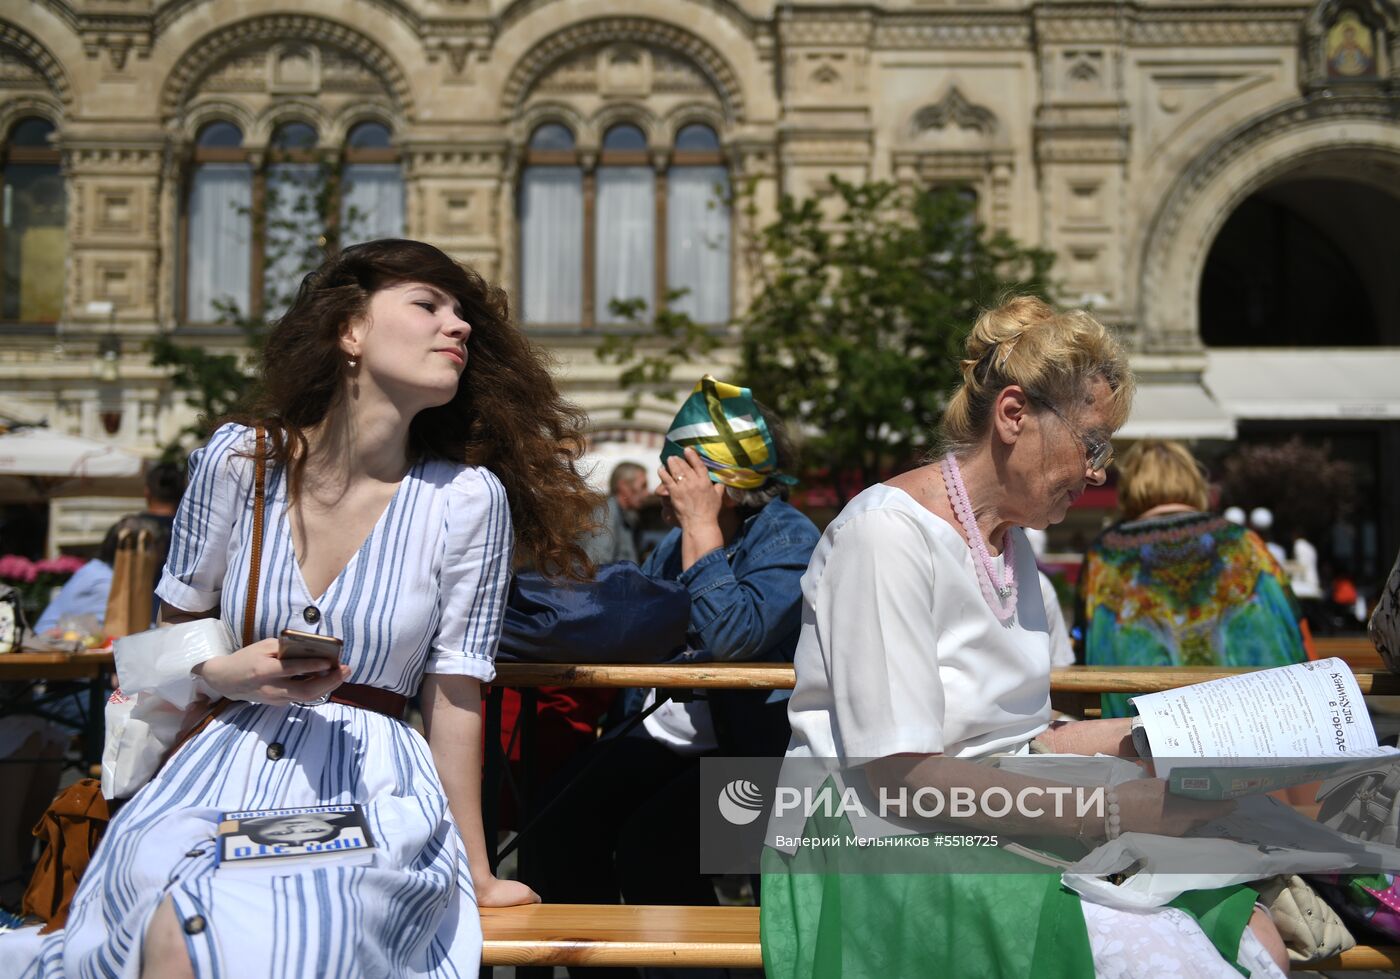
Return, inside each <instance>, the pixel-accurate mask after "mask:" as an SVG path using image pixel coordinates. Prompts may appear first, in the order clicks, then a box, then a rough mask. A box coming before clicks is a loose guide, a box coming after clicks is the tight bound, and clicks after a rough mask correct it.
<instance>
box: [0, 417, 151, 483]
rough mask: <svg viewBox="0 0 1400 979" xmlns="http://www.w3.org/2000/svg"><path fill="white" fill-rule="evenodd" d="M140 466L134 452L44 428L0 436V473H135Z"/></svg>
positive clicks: (60, 475)
mask: <svg viewBox="0 0 1400 979" xmlns="http://www.w3.org/2000/svg"><path fill="white" fill-rule="evenodd" d="M143 465H144V460H143V459H142V458H141V457H140V456H139V455H137V454H136V453H134V452H129V451H127V450H126V449H121V448H118V447H117V446H115V445H107V444H105V443H103V442H98V441H95V440H93V439H87V438H82V437H80V436H77V435H64V434H62V433H60V432H55V431H52V430H51V429H47V428H22V429H20V430H18V431H15V432H10V433H9V434H7V435H0V476H30V477H40V478H44V477H47V478H50V479H92V478H98V477H112V476H117V477H121V476H139V475H141V469H142V466H143Z"/></svg>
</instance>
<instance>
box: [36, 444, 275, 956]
mask: <svg viewBox="0 0 1400 979" xmlns="http://www.w3.org/2000/svg"><path fill="white" fill-rule="evenodd" d="M263 440H264V433H263V430H262V428H261V427H260V428H258V450H257V455H256V464H255V467H254V469H255V475H254V477H253V541H252V544H253V553H252V555H251V560H250V562H249V566H248V602H247V604H246V605H245V606H244V609H243V645H245V646H249V645H252V642H253V617H254V611H255V608H256V603H257V595H258V571H259V568H260V566H261V564H262V524H263V504H264V496H265V484H266V482H267V480H266V476H267V464H266V460H265V459H264V457H263ZM147 536H149V534H147ZM118 548H119V550H118V553H119V554H120V544H119V545H118ZM119 560H120V559H119ZM120 566H121V565H120V563H118V565H117V567H120ZM152 575H153V572H147V573H146V577H145V578H141V579H136V580H138V581H144V582H146V583H147V584H149V583H150V581H151V578H152ZM116 584H117V581H116V577H115V576H113V579H112V591H113V594H115V593H116ZM108 614H109V615H110V614H111V606H110V603H109V605H108ZM145 614H146V618H145V624H144V625H142V626H141V627H140V628H139V629H136V630H133V631H137V632H139V631H142V630H144V629H146V628H148V627H149V626H150V614H151V610H150V600H149V599H147V603H146V613H145ZM109 621H110V620H109ZM111 634H112V635H118V634H117V633H111ZM126 634H127V633H120V635H126ZM228 705H229V701H227V700H220V701H218V702H217V703H215V704H214V706H213V707H212V708H210V710H209V713H208V714H206V715H205V716H204V717H203V718H202V719H201V720H199V721H198V722H197V723H196V724H195V725H194V726H193V727H191V728H190V729H189V730H187V731H185V732H184V733H182V734H181V735H180V738H179V739H178V740H177V741H176V742H175V746H174V747H173V748H171V749H170V751H169V752H168V753H167V754H166V756H165V759H164V760H163V761H162V763H161V764H162V765H164V763H165V762H166V761H169V760H170V756H171V755H173V754H175V752H177V751H179V750H180V748H181V747H182V746H183V745H184V743H185V742H186V741H188V740H189V739H190V738H192V737H194V736H195V735H196V734H198V733H199V732H200V731H203V730H204V728H205V727H206V726H207V725H208V724H209V722H210V721H211V720H213V719H214V717H216V716H217V715H218V714H219V712H220V711H222V710H223V709H224V708H225V707H227V706H228ZM118 805H120V803H119V802H116V801H114V802H112V803H108V802H107V800H106V799H104V798H103V797H102V783H101V782H99V781H98V780H97V779H95V778H85V779H80V780H79V781H77V782H74V783H73V784H72V785H70V786H68V788H66V789H64V790H63V791H62V792H60V793H59V794H58V795H57V796H55V797H54V800H53V802H51V803H49V808H48V810H47V811H46V812H45V813H44V815H43V816H42V817H40V819H39V822H38V824H37V825H36V826H35V827H34V830H33V833H34V835H35V836H37V837H38V838H39V839H40V840H43V841H44V843H45V844H46V845H45V846H44V848H43V852H41V853H40V854H39V862H38V863H37V864H36V865H35V867H34V874H33V876H31V877H30V878H29V886H28V887H26V888H25V891H24V898H23V899H22V901H21V904H20V911H21V913H22V914H24V915H26V916H31V915H32V916H33V917H35V918H39V919H41V920H42V921H44V922H46V924H45V925H44V927H43V928H41V929H40V931H39V933H40V934H41V935H47V934H48V933H49V932H51V931H57V930H58V929H60V928H62V927H63V926H64V925H66V924H67V923H68V909H69V907H70V905H72V903H73V895H75V894H76V893H77V892H78V882H79V881H80V880H82V877H83V871H85V870H86V869H87V865H88V863H89V861H91V860H92V855H93V853H94V852H95V851H96V850H97V844H98V843H99V842H100V841H101V840H102V834H103V833H104V832H105V831H106V829H107V822H108V820H110V819H111V818H112V815H113V813H115V812H116V808H117V806H118Z"/></svg>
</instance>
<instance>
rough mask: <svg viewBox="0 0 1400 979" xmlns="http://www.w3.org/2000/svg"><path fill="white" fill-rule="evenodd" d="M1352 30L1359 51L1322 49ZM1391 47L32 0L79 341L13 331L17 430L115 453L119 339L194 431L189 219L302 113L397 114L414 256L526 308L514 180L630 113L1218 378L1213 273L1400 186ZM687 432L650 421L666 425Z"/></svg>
mask: <svg viewBox="0 0 1400 979" xmlns="http://www.w3.org/2000/svg"><path fill="white" fill-rule="evenodd" d="M298 8H299V9H298ZM1344 17H1350V18H1353V19H1352V20H1350V21H1347V23H1348V24H1351V25H1353V27H1355V29H1356V30H1360V31H1361V32H1362V34H1363V36H1362V37H1361V38H1360V43H1361V44H1362V48H1357V49H1356V50H1358V51H1360V50H1362V49H1363V48H1364V51H1366V52H1369V54H1366V55H1365V57H1364V58H1363V57H1362V56H1361V55H1358V54H1355V53H1351V54H1348V52H1345V51H1341V50H1340V49H1337V50H1333V49H1332V48H1329V47H1328V45H1329V44H1331V43H1333V42H1331V41H1329V37H1331V36H1332V35H1331V34H1329V31H1331V30H1332V29H1333V27H1334V26H1336V25H1337V24H1339V23H1341V21H1340V20H1339V18H1344ZM1354 34H1355V31H1353V35H1354ZM1339 43H1340V42H1339ZM1348 43H1351V42H1348ZM1334 47H1335V45H1334ZM1329 51H1330V52H1331V53H1330V54H1329ZM1397 52H1400V29H1398V22H1397V17H1396V14H1395V12H1394V8H1393V6H1392V5H1391V4H1389V3H1386V2H1384V0H1354V2H1353V0H1325V2H1323V3H1320V4H1306V3H1294V2H1287V3H1275V4H1270V5H1260V4H1257V3H1251V2H1244V0H1238V2H1236V3H1233V4H1232V3H1228V2H1222V3H1220V4H1217V5H1216V6H1207V7H1202V6H1201V5H1200V4H1198V3H1187V2H1184V0H1180V2H1177V0H1162V2H1158V3H1153V4H1150V5H1127V6H1125V5H1123V4H1119V3H1106V2H1105V3H1096V2H1092V0H1047V2H1041V3H1037V4H1034V5H1030V6H1025V5H1014V4H1009V3H1001V2H994V3H992V4H984V5H978V6H969V5H956V6H955V5H949V4H942V3H927V2H923V0H885V2H883V3H880V4H877V5H875V6H864V7H835V6H827V5H825V4H821V3H809V4H802V3H800V2H799V3H797V4H792V3H785V4H781V5H779V4H775V3H773V2H772V0H570V2H568V3H563V2H556V0H493V2H491V3H457V2H448V3H442V2H429V0H344V2H343V3H341V4H338V5H335V6H334V7H328V6H326V5H324V4H313V3H309V2H308V3H292V2H287V0H127V2H124V3H120V4H115V5H114V4H112V3H107V2H99V0H34V2H32V3H27V4H21V5H18V6H14V5H12V7H11V8H10V9H7V10H6V11H4V12H0V134H3V133H4V132H8V131H9V129H10V127H11V126H12V125H13V124H14V123H15V121H16V120H19V119H22V118H25V117H29V116H39V117H42V118H45V119H48V120H50V121H51V122H52V123H53V124H54V125H55V126H56V129H57V135H56V146H57V148H58V149H59V151H60V152H61V158H62V166H63V175H64V180H65V186H66V193H67V211H66V215H67V217H66V221H67V227H66V231H67V256H68V259H67V264H66V273H65V288H64V302H63V310H62V314H61V317H60V319H59V321H58V322H57V323H50V324H32V323H8V324H5V323H0V330H3V331H5V333H4V335H5V341H4V344H3V347H2V348H0V409H3V410H4V411H6V412H8V413H9V414H10V415H12V416H13V417H22V418H33V417H48V418H49V419H50V421H51V422H52V423H54V424H56V425H61V426H63V427H66V428H69V429H73V430H82V432H83V434H88V435H99V434H101V432H100V431H98V430H96V429H94V428H93V426H94V425H98V424H99V423H98V422H97V421H96V417H97V414H99V413H96V412H93V411H87V410H81V409H79V408H76V407H75V405H83V404H87V403H89V402H95V400H96V398H97V384H96V382H88V383H87V385H86V388H84V387H83V384H82V383H79V381H77V380H75V378H81V377H82V376H83V374H84V372H85V371H87V372H88V374H89V375H90V374H91V369H90V367H85V366H83V365H84V364H88V363H90V362H89V361H84V360H83V359H82V358H84V357H90V356H91V353H92V351H93V350H94V349H95V348H96V345H97V343H98V341H99V339H100V338H101V337H103V336H105V335H107V334H108V333H109V332H113V331H115V332H116V333H117V334H119V335H120V336H121V338H122V340H123V344H122V349H123V351H124V354H123V359H122V361H121V376H122V379H123V387H124V390H125V395H124V397H125V398H126V399H127V400H128V401H129V402H131V404H132V405H133V406H134V410H131V411H128V412H126V413H125V416H124V420H123V422H122V424H121V427H120V430H119V432H118V433H117V435H116V437H117V438H118V439H120V440H121V441H123V442H126V443H129V444H131V445H133V446H135V447H139V448H141V449H143V450H152V449H154V447H155V446H156V444H157V443H158V442H159V441H161V440H164V439H167V438H169V437H170V436H171V435H173V434H174V432H175V431H176V430H178V428H179V427H180V425H181V424H182V423H183V421H184V409H183V408H182V407H181V406H180V405H177V404H173V403H172V402H171V396H170V393H169V391H168V390H167V389H166V387H165V386H164V384H163V381H162V379H161V377H160V375H159V373H158V372H156V371H153V370H151V369H149V368H148V367H146V366H145V365H144V354H143V353H142V352H141V338H142V337H144V336H147V335H150V334H151V333H154V332H156V331H172V330H173V331H182V330H185V329H186V324H184V323H183V322H182V321H181V312H180V311H181V309H182V303H181V302H180V301H179V296H180V295H181V291H182V289H183V288H184V284H183V281H182V279H183V276H185V275H187V274H188V272H187V270H185V269H184V268H183V267H182V265H181V250H182V247H183V245H182V239H181V230H180V227H181V225H180V222H181V213H182V209H181V201H182V200H183V196H182V195H184V194H186V192H187V190H186V186H185V184H186V182H187V181H188V178H189V168H188V162H189V160H190V159H191V153H192V146H193V143H194V140H195V138H196V134H197V133H198V132H199V131H200V129H201V127H202V126H204V125H205V124H206V123H208V122H210V121H212V120H227V121H230V122H233V123H235V124H236V125H237V126H238V127H239V128H240V129H241V131H242V132H243V134H244V146H245V147H246V148H247V151H248V154H249V155H248V159H249V160H250V161H252V162H253V163H254V164H256V163H257V162H258V161H259V160H261V159H262V158H263V154H264V153H265V150H266V146H267V142H268V140H269V138H270V135H271V133H272V132H273V130H274V128H275V127H276V126H277V125H278V124H279V123H281V122H283V121H286V120H288V119H297V120H301V121H304V122H307V123H309V124H311V125H313V126H314V127H315V128H316V129H317V131H318V132H319V134H320V137H321V139H322V140H323V141H324V142H328V143H330V144H337V143H339V142H341V141H343V140H344V139H345V138H346V134H347V133H348V132H349V131H350V129H351V128H352V127H353V126H354V125H355V124H356V123H358V122H361V121H364V120H367V119H369V120H377V121H380V122H382V123H383V124H384V125H386V126H387V127H388V128H389V129H390V131H391V132H392V136H393V145H394V147H395V150H396V151H397V156H396V159H397V161H398V162H399V163H400V165H401V167H402V174H403V180H404V185H405V202H406V203H405V208H404V214H405V233H406V234H408V235H409V236H412V237H422V238H425V239H428V240H431V241H434V242H436V243H438V244H440V245H442V246H443V247H445V248H446V249H448V250H449V251H451V252H453V253H454V254H456V255H458V256H460V257H461V258H463V259H465V260H467V261H470V262H472V263H475V264H476V265H477V266H478V267H480V268H481V269H482V270H483V272H485V273H486V274H487V275H488V276H492V277H496V278H498V279H500V280H501V281H502V282H504V283H505V284H507V286H508V287H512V288H513V287H514V284H515V283H517V282H518V281H519V279H518V276H519V267H518V266H519V255H518V249H519V235H518V229H517V216H516V215H517V207H516V195H517V187H518V183H519V175H520V168H521V167H522V165H523V162H524V160H525V157H526V155H527V154H526V146H527V143H528V142H529V138H530V134H531V132H532V131H533V130H534V128H535V127H536V126H537V125H539V124H541V123H543V122H548V121H558V122H563V123H565V124H566V125H567V126H568V127H569V128H570V129H571V130H572V131H573V132H574V134H575V136H576V138H577V152H578V154H579V159H580V160H582V161H583V162H582V165H583V166H585V167H588V166H591V165H592V163H593V162H595V161H596V159H597V154H598V151H599V147H600V141H601V139H602V134H603V132H604V131H605V130H606V128H607V127H608V126H609V125H611V124H613V123H615V122H617V121H629V122H633V123H635V124H636V125H638V126H639V127H640V128H641V129H642V131H643V132H644V134H645V136H646V140H647V144H648V150H647V152H648V153H649V154H650V155H649V157H648V159H649V160H650V162H651V163H652V165H653V166H655V167H657V172H658V173H660V172H661V171H662V170H663V169H664V167H665V166H666V160H667V154H668V153H669V152H670V147H671V146H672V143H673V141H674V138H675V134H676V133H677V132H678V131H679V130H680V129H681V128H682V127H683V126H685V125H686V124H688V123H693V122H697V121H698V122H703V123H704V124H705V125H707V126H709V127H710V128H711V129H713V130H714V131H715V132H716V133H717V134H718V136H719V138H720V143H721V147H722V155H723V161H724V163H725V165H726V166H727V167H728V168H729V170H730V172H731V174H732V176H733V178H734V179H735V180H736V181H737V180H739V179H743V178H747V177H755V178H757V180H758V187H757V193H758V200H759V201H760V202H761V203H764V204H766V205H771V203H772V201H773V200H774V195H775V194H776V193H778V192H779V191H781V190H785V191H790V192H794V193H799V194H800V193H803V192H807V191H810V190H812V189H814V188H819V187H820V186H821V185H822V183H823V182H824V181H825V180H826V179H827V177H828V175H830V174H832V173H836V174H840V175H842V176H844V177H847V178H851V179H867V178H893V179H896V180H899V181H903V182H908V183H910V184H958V185H963V186H966V187H969V188H971V189H972V190H973V191H975V192H976V194H977V200H978V209H979V215H980V217H981V219H982V220H983V221H984V222H985V223H986V224H988V225H989V226H990V227H992V228H994V229H998V230H1004V231H1006V232H1009V233H1010V234H1012V235H1014V236H1016V237H1017V238H1019V239H1021V240H1023V241H1026V242H1030V243H1036V244H1041V245H1044V246H1046V247H1049V248H1051V249H1053V250H1054V251H1055V252H1056V253H1057V254H1058V256H1059V260H1058V265H1057V271H1058V274H1059V276H1060V278H1061V282H1062V284H1063V286H1064V288H1065V290H1066V293H1067V295H1068V296H1069V298H1076V297H1082V298H1083V299H1084V300H1085V301H1088V302H1091V303H1092V304H1093V305H1094V306H1095V308H1096V309H1097V310H1098V312H1099V313H1100V314H1101V315H1102V316H1103V317H1105V318H1106V319H1107V320H1109V321H1111V322H1113V323H1115V324H1117V325H1118V326H1120V327H1121V328H1122V329H1123V330H1124V331H1125V333H1126V335H1127V336H1129V337H1130V338H1131V343H1132V346H1133V349H1134V350H1135V351H1137V353H1138V354H1139V364H1140V366H1141V367H1142V368H1143V369H1144V370H1145V371H1146V372H1147V373H1148V375H1152V374H1153V372H1156V373H1158V374H1160V375H1162V376H1163V377H1167V378H1169V379H1170V380H1171V381H1172V383H1178V382H1180V381H1181V379H1182V378H1199V377H1200V375H1201V373H1202V372H1203V371H1204V370H1205V365H1206V356H1207V352H1206V350H1205V348H1204V346H1203V344H1202V342H1201V339H1200V333H1199V329H1198V311H1197V304H1198V303H1197V297H1198V295H1199V288H1200V279H1201V274H1202V268H1203V265H1204V262H1205V259H1206V255H1207V253H1208V251H1209V248H1210V245H1211V242H1212V241H1213V239H1214V237H1215V235H1216V233H1217V232H1218V231H1219V230H1220V227H1221V225H1222V223H1223V222H1224V221H1225V219H1226V218H1227V217H1228V216H1229V214H1230V213H1231V211H1232V210H1233V209H1234V208H1235V207H1236V206H1237V205H1238V204H1239V203H1240V202H1241V201H1242V200H1244V199H1245V198H1246V197H1248V196H1249V195H1250V194H1252V193H1254V192H1255V191H1257V190H1258V189H1259V188H1261V187H1264V186H1266V185H1267V184H1269V183H1270V182H1272V181H1277V180H1279V179H1282V178H1284V177H1287V176H1288V175H1289V174H1292V173H1295V172H1299V173H1301V172H1306V173H1310V174H1314V175H1315V174H1317V173H1319V172H1326V173H1328V174H1331V175H1334V176H1336V177H1338V178H1339V179H1347V180H1361V181H1363V182H1369V183H1371V184H1374V185H1377V186H1379V185H1381V184H1382V183H1384V182H1385V181H1386V180H1390V181H1392V186H1393V185H1394V184H1393V176H1392V174H1393V171H1395V170H1396V168H1397V165H1400V102H1398V101H1397V94H1396V93H1397V84H1400V56H1397ZM1348 58H1349V59H1350V60H1348ZM1366 59H1369V60H1366ZM740 264H741V263H735V281H734V285H733V295H734V301H735V302H736V303H739V304H742V302H743V300H744V296H745V282H744V281H743V275H742V268H741V267H740ZM107 303H110V304H111V306H112V311H111V312H110V313H108V312H105V311H103V310H105V308H106V307H105V306H104V305H103V304H107ZM93 304H96V305H93ZM199 336H200V341H199V342H203V343H215V344H217V343H225V342H227V343H231V342H233V338H232V337H227V336H223V337H221V336H220V335H218V334H217V333H214V334H209V333H207V332H206V333H201V334H200V335H199ZM542 339H544V340H545V341H546V342H549V343H551V344H553V345H554V346H555V347H556V348H557V350H558V352H559V354H560V355H561V360H562V361H563V363H564V365H565V370H566V386H568V387H569V388H570V389H571V390H572V391H573V392H574V393H575V395H576V396H577V397H578V398H579V399H580V400H581V401H582V402H583V403H584V404H585V405H586V406H587V407H588V408H589V409H590V410H591V411H592V412H593V414H594V418H595V423H596V424H597V426H598V427H599V428H600V429H607V430H616V429H617V428H618V426H619V425H620V424H622V423H621V422H620V415H619V409H620V406H621V405H622V403H623V401H624V400H625V399H624V397H623V396H622V395H621V393H619V392H617V391H616V390H615V389H614V388H615V385H613V384H612V383H611V378H612V373H611V369H610V368H603V367H601V366H599V365H598V364H597V363H596V362H595V361H594V359H593V357H592V353H591V351H592V348H593V345H594V340H593V336H591V335H589V334H588V333H587V332H586V331H585V332H584V333H579V331H573V332H572V333H568V334H567V335H556V334H548V335H545V336H543V337H542ZM1149 379H1150V377H1149ZM668 410H669V409H666V408H663V407H662V406H659V405H658V406H653V409H652V410H651V412H650V414H647V413H644V414H643V416H642V417H643V419H644V421H643V422H642V424H643V426H644V427H648V428H653V429H654V428H656V427H657V426H658V425H659V424H661V420H662V419H663V418H664V416H665V414H666V413H667V411H668ZM1397 411H1400V408H1397ZM1168 428H1170V426H1169V425H1168ZM1189 428H1190V425H1183V427H1182V431H1181V434H1184V435H1193V434H1197V435H1198V434H1203V431H1188V430H1187V429H1189Z"/></svg>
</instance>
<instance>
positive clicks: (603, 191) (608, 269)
mask: <svg viewBox="0 0 1400 979" xmlns="http://www.w3.org/2000/svg"><path fill="white" fill-rule="evenodd" d="M597 181H598V204H597V208H596V214H597V220H596V222H595V224H594V228H595V239H594V246H593V247H594V253H595V254H596V255H597V272H596V279H595V287H594V309H593V317H594V321H595V322H598V323H617V322H622V317H620V316H615V315H614V314H613V313H612V312H611V311H610V309H609V306H610V304H611V303H612V301H613V300H614V299H617V300H625V299H641V300H643V301H645V302H646V304H647V310H648V311H650V310H652V309H653V308H654V307H655V302H656V173H655V171H653V170H652V168H651V165H650V163H649V161H648V159H647V141H646V136H645V135H644V134H643V133H642V131H641V130H640V129H638V128H637V127H636V126H632V125H627V124H623V125H619V126H613V127H612V128H611V129H609V130H608V131H607V133H606V134H605V135H604V136H603V152H602V155H601V156H600V158H599V160H598V176H597Z"/></svg>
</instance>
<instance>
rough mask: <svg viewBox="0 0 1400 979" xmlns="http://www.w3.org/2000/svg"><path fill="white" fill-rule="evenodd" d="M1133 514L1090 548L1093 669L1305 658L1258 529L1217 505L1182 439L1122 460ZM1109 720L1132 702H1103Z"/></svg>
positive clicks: (1148, 444)
mask: <svg viewBox="0 0 1400 979" xmlns="http://www.w3.org/2000/svg"><path fill="white" fill-rule="evenodd" d="M1118 472H1119V481H1118V499H1119V502H1120V506H1121V508H1122V512H1123V519H1122V520H1121V521H1120V522H1118V523H1116V524H1114V525H1113V526H1111V527H1109V528H1108V529H1107V530H1105V531H1104V532H1103V533H1102V534H1100V535H1099V537H1098V538H1097V539H1096V540H1095V541H1094V542H1093V543H1092V544H1091V545H1090V546H1089V550H1088V552H1087V553H1086V554H1085V556H1084V564H1083V567H1082V570H1081V573H1080V576H1079V601H1078V603H1077V604H1078V608H1077V613H1076V619H1077V624H1078V626H1079V630H1078V631H1079V633H1080V635H1081V636H1082V637H1083V644H1084V647H1083V648H1084V661H1085V662H1086V663H1089V664H1091V665H1095V666H1258V667H1267V666H1285V665H1287V664H1289V663H1297V662H1301V661H1302V660H1304V659H1306V658H1307V653H1306V651H1305V649H1304V645H1303V633H1302V631H1301V625H1300V623H1301V621H1302V613H1301V611H1300V609H1299V607H1298V602H1297V599H1295V598H1294V597H1293V593H1292V592H1291V591H1290V590H1289V587H1288V579H1287V576H1286V575H1284V573H1283V570H1282V568H1280V567H1279V564H1278V562H1277V561H1276V560H1275V559H1274V557H1273V555H1271V554H1270V553H1269V549H1268V547H1267V546H1266V545H1265V543H1264V541H1263V540H1262V539H1261V538H1260V537H1259V535H1258V534H1256V533H1254V532H1253V531H1252V530H1247V529H1245V528H1244V527H1241V526H1238V525H1236V524H1234V523H1231V522H1230V521H1228V520H1226V519H1225V518H1224V517H1222V516H1220V515H1218V514H1214V513H1210V512H1208V510H1207V506H1208V494H1207V490H1206V480H1205V474H1204V473H1203V472H1202V470H1201V466H1200V464H1199V463H1198V462H1197V461H1196V459H1195V458H1194V457H1193V456H1192V455H1191V452H1190V450H1189V449H1187V448H1186V446H1184V445H1182V444H1181V443H1180V442H1167V441H1162V440H1159V439H1144V440H1143V441H1141V442H1138V443H1137V444H1136V445H1134V446H1133V447H1132V448H1131V449H1129V450H1128V452H1127V453H1126V454H1125V455H1124V456H1123V460H1122V462H1120V463H1119V464H1118ZM1103 708H1104V716H1105V717H1124V716H1126V715H1127V713H1128V710H1127V708H1128V704H1127V698H1126V697H1124V696H1122V695H1117V694H1107V695H1105V696H1104V697H1103Z"/></svg>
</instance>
